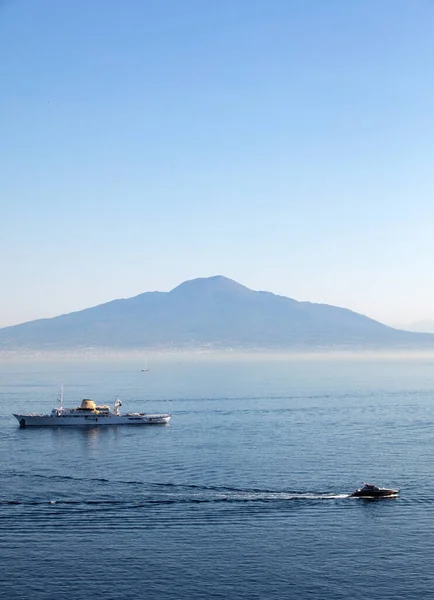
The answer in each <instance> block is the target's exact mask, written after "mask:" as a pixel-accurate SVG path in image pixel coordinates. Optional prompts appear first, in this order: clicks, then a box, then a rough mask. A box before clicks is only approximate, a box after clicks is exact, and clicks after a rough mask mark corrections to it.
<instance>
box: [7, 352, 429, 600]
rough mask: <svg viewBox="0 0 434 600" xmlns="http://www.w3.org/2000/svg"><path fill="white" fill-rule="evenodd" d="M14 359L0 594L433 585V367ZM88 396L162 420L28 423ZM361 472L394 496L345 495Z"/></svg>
mask: <svg viewBox="0 0 434 600" xmlns="http://www.w3.org/2000/svg"><path fill="white" fill-rule="evenodd" d="M140 367H141V365H140V362H139V361H135V362H134V361H133V360H131V361H127V360H124V361H117V362H114V361H112V362H109V361H106V362H97V361H87V362H86V363H79V362H73V361H71V362H63V363H54V362H45V363H44V362H41V363H35V362H26V363H24V362H22V363H14V362H11V361H8V362H3V363H2V365H1V366H0V382H1V384H0V456H1V461H2V469H1V474H0V597H1V598H8V599H11V600H13V599H19V598H20V599H28V598H29V599H30V598H32V599H35V600H42V599H44V600H45V599H59V600H60V599H63V598H64V599H68V600H69V599H74V600H81V599H86V600H88V599H89V598H94V597H101V598H105V599H113V600H114V599H119V598H124V599H136V598H147V599H148V600H153V599H158V600H166V599H167V600H169V599H175V598H176V599H178V598H183V599H184V598H188V599H191V600H198V599H202V598H203V599H205V598H207V599H208V598H209V599H212V598H216V599H217V598H230V599H234V600H235V599H246V600H247V599H249V600H252V599H256V598H257V599H275V598H296V597H298V598H309V599H314V600H316V599H318V600H320V599H321V600H328V599H333V600H336V599H339V598H353V599H362V598H363V599H364V598H368V597H369V598H370V599H371V600H375V599H377V598H378V599H379V598H384V597H388V598H392V597H393V598H398V599H399V598H403V599H404V598H405V599H407V598H409V597H429V596H430V594H432V590H433V589H434V573H433V570H432V563H433V560H434V531H433V528H434V525H433V523H434V477H433V472H434V467H433V464H434V463H433V459H434V362H433V361H432V360H429V359H418V360H416V359H413V360H408V361H405V360H392V359H389V360H386V359H381V360H380V359H378V360H357V361H356V360H334V361H331V360H328V361H326V360H310V361H308V360H295V359H280V360H276V359H275V360H271V359H269V360H254V361H251V362H247V361H245V360H244V361H243V360H235V359H233V360H228V359H222V360H214V361H212V360H211V359H209V358H198V359H196V361H192V360H187V359H185V358H176V359H174V358H165V359H162V358H160V359H155V360H152V359H151V360H150V361H149V367H150V371H149V372H148V373H141V372H140ZM62 383H63V384H64V386H65V404H66V405H67V406H71V405H76V404H78V403H79V402H80V400H81V398H83V397H91V398H93V399H95V400H97V401H98V402H109V403H112V402H113V401H114V399H115V396H116V394H119V396H120V397H121V399H122V400H123V402H124V406H123V408H124V409H125V410H138V409H140V410H143V409H145V410H149V411H162V412H163V411H164V412H166V411H169V412H172V414H173V419H172V422H171V424H170V425H168V426H150V427H118V428H108V429H93V428H92V429H75V430H73V429H20V428H19V427H18V424H17V422H16V421H15V419H13V417H11V413H12V412H13V411H25V412H33V411H35V412H39V411H49V410H51V408H52V406H53V405H54V404H55V400H56V396H57V392H58V388H59V387H60V385H61V384H62ZM363 481H372V482H374V483H377V484H379V485H388V486H389V485H390V486H398V487H400V488H401V489H402V492H401V495H400V497H399V498H397V499H389V500H381V501H366V500H360V499H350V498H348V497H347V496H346V495H347V494H348V492H350V491H352V490H353V489H354V488H355V487H357V486H359V485H360V484H361V483H362V482H363Z"/></svg>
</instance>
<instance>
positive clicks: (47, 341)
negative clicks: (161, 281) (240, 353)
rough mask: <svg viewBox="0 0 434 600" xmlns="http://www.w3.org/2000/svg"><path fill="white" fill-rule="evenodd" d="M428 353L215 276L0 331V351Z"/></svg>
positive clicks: (340, 312) (355, 322) (421, 340)
mask: <svg viewBox="0 0 434 600" xmlns="http://www.w3.org/2000/svg"><path fill="white" fill-rule="evenodd" d="M427 346H429V347H433V348H434V335H430V334H424V333H412V332H408V331H400V330H398V329H393V328H391V327H387V326H386V325H383V324H381V323H379V322H378V321H374V320H373V319H369V318H368V317H365V316H363V315H360V314H358V313H355V312H352V311H351V310H347V309H345V308H338V307H336V306H329V305H326V304H314V303H311V302H297V301H296V300H293V299H291V298H286V297H284V296H277V295H275V294H272V293H270V292H257V291H253V290H251V289H249V288H247V287H245V286H243V285H241V284H239V283H237V282H236V281H233V280H231V279H227V278H226V277H222V276H215V277H209V278H203V279H193V280H191V281H185V282H184V283H182V284H181V285H179V286H178V287H176V288H175V289H173V290H172V291H170V292H146V293H144V294H140V295H139V296H135V297H134V298H128V299H121V300H113V301H111V302H107V303H105V304H101V305H99V306H94V307H92V308H87V309H85V310H81V311H78V312H74V313H69V314H66V315H61V316H58V317H54V318H51V319H39V320H37V321H30V322H28V323H23V324H20V325H14V326H12V327H4V328H3V329H0V350H12V349H13V350H18V349H27V350H28V349H51V350H55V349H66V348H68V349H72V348H83V347H99V348H112V349H134V348H136V349H138V348H153V349H175V348H176V349H181V348H184V349H195V348H215V349H219V348H220V349H222V348H234V349H266V348H268V349H314V348H324V347H352V348H365V347H377V348H379V347H387V348H391V347H413V348H415V347H427Z"/></svg>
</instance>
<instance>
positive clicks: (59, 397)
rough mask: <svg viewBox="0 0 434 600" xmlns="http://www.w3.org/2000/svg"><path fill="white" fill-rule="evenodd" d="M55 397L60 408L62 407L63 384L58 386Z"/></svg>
mask: <svg viewBox="0 0 434 600" xmlns="http://www.w3.org/2000/svg"><path fill="white" fill-rule="evenodd" d="M57 399H58V401H59V402H60V408H63V384H62V385H61V387H60V392H59V394H58V396H57Z"/></svg>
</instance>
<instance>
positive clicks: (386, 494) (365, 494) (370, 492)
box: [350, 483, 399, 498]
mask: <svg viewBox="0 0 434 600" xmlns="http://www.w3.org/2000/svg"><path fill="white" fill-rule="evenodd" d="M398 494H399V490H393V489H391V488H380V487H377V486H376V485H372V483H365V484H364V485H363V487H361V488H358V489H357V490H356V491H355V492H353V493H352V494H350V498H393V497H394V496H397V495H398Z"/></svg>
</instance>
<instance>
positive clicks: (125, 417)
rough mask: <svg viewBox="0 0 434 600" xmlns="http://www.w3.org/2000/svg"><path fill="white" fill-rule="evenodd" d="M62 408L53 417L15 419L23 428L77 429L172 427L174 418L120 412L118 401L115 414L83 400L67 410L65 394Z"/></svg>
mask: <svg viewBox="0 0 434 600" xmlns="http://www.w3.org/2000/svg"><path fill="white" fill-rule="evenodd" d="M59 402H60V406H58V407H56V408H53V410H52V411H51V413H50V414H46V415H43V414H37V413H30V414H27V415H17V414H14V417H15V418H16V419H17V421H18V422H19V424H20V427H59V426H66V425H67V426H77V425H92V426H93V427H94V426H100V425H101V426H103V425H160V424H164V423H168V422H169V421H170V419H171V417H172V415H171V414H170V413H155V414H154V413H144V412H140V413H139V412H135V413H124V414H121V413H120V411H119V408H120V407H121V406H122V402H121V400H120V399H119V398H116V400H115V403H114V406H113V410H110V407H109V406H107V405H105V404H104V405H102V406H98V405H96V404H95V402H94V401H93V400H89V399H85V400H82V402H81V405H80V406H78V407H77V408H66V407H65V406H63V390H62V391H61V392H60V394H59Z"/></svg>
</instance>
